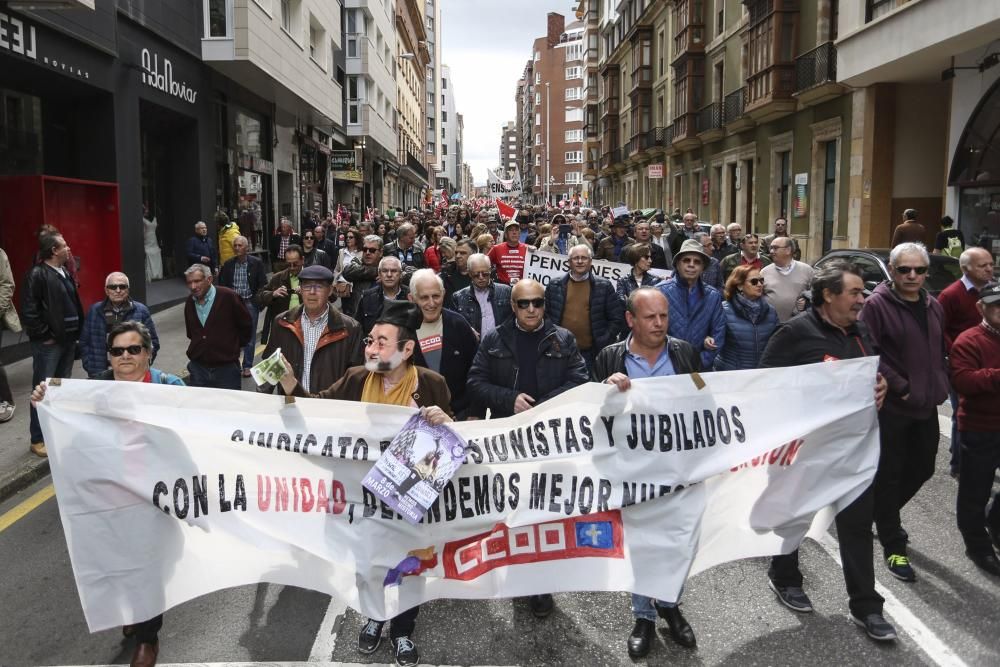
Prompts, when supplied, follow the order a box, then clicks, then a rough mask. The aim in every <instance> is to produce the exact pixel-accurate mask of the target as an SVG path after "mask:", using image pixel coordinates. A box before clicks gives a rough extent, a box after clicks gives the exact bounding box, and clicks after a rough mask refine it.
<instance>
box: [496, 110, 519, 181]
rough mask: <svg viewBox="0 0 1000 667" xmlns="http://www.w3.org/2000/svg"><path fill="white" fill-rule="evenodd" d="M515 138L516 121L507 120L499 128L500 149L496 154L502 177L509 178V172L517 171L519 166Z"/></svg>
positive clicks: (516, 135) (516, 137) (516, 136)
mask: <svg viewBox="0 0 1000 667" xmlns="http://www.w3.org/2000/svg"><path fill="white" fill-rule="evenodd" d="M517 139H518V134H517V123H515V122H514V121H512V120H508V121H507V122H506V123H505V124H504V126H503V127H502V128H500V151H499V153H498V155H497V165H498V166H499V167H500V170H501V172H502V174H501V176H503V177H504V178H510V176H511V174H514V173H515V172H517V171H518V169H519V167H520V165H519V163H518V152H517V150H518V149H517Z"/></svg>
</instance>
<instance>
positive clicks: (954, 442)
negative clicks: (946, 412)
mask: <svg viewBox="0 0 1000 667" xmlns="http://www.w3.org/2000/svg"><path fill="white" fill-rule="evenodd" d="M948 402H949V403H951V444H950V445H949V447H948V448H949V449H950V450H951V460H950V461H949V462H948V465H949V466H950V467H951V473H952V474H953V475H954V474H955V473H957V472H958V468H959V462H960V459H961V457H962V434H961V432H960V431H959V430H958V393H957V392H956V391H955V388H954V387H950V388H949V389H948Z"/></svg>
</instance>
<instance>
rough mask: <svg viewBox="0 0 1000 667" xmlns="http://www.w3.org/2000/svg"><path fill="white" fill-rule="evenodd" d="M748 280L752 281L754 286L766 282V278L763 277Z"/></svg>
mask: <svg viewBox="0 0 1000 667" xmlns="http://www.w3.org/2000/svg"><path fill="white" fill-rule="evenodd" d="M747 282H748V283H750V284H751V285H753V286H754V287H757V285H763V284H764V279H763V278H750V279H749V280H747Z"/></svg>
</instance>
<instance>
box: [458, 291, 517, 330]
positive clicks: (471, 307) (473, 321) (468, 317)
mask: <svg viewBox="0 0 1000 667" xmlns="http://www.w3.org/2000/svg"><path fill="white" fill-rule="evenodd" d="M475 289H476V288H475V287H472V286H470V287H464V288H462V289H460V290H458V291H457V292H455V294H454V295H453V296H452V297H451V301H452V304H453V306H454V310H455V311H456V312H458V314H459V315H461V316H462V317H464V318H465V321H466V322H468V323H469V325H470V326H472V328H473V329H475V330H476V331H477V332H479V333H482V331H483V311H482V310H481V309H480V307H479V300H478V299H476V295H475V293H474V291H473V290H475ZM510 289H511V288H510V285H504V284H503V283H491V284H490V296H489V302H490V306H492V307H493V321H494V322H496V326H500V325H501V324H503V323H504V322H507V321H508V320H511V319H513V317H514V311H513V310H512V309H511V307H510Z"/></svg>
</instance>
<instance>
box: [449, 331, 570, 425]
mask: <svg viewBox="0 0 1000 667" xmlns="http://www.w3.org/2000/svg"><path fill="white" fill-rule="evenodd" d="M516 326H517V325H516V323H515V321H514V320H511V321H508V322H506V323H504V324H501V325H500V326H498V327H497V328H496V329H494V330H493V331H491V332H490V333H488V334H486V335H485V336H483V340H482V342H481V343H480V344H479V350H478V351H477V352H476V358H475V360H473V362H472V370H470V371H469V391H470V392H471V393H472V400H473V401H475V402H476V403H477V404H479V405H481V406H483V407H488V408H489V409H490V414H491V416H492V417H509V416H511V415H512V414H514V400H515V399H516V398H517V395H518V393H520V392H518V390H517V389H516V388H515V387H516V386H517V374H518V373H535V374H536V376H537V379H538V394H539V395H538V396H535V399H537V400H536V401H535V405H539V404H541V403H543V402H545V401H547V400H549V399H550V398H553V397H555V396H558V395H559V394H561V393H563V392H564V391H568V390H569V389H572V388H573V387H576V386H578V385H581V384H584V383H585V382H587V365H586V363H584V361H583V357H581V356H580V351H579V350H578V349H577V347H576V338H575V337H574V336H573V334H572V333H570V332H569V331H568V330H566V329H563V328H562V327H559V326H556V325H554V324H552V323H551V322H549V321H548V320H546V321H545V324H544V325H543V326H544V333H545V335H544V337H543V338H542V341H541V342H540V343H539V344H538V351H539V355H538V366H537V367H535V368H518V367H517V358H516V356H515V353H514V345H515V344H514V336H515V334H516Z"/></svg>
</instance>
